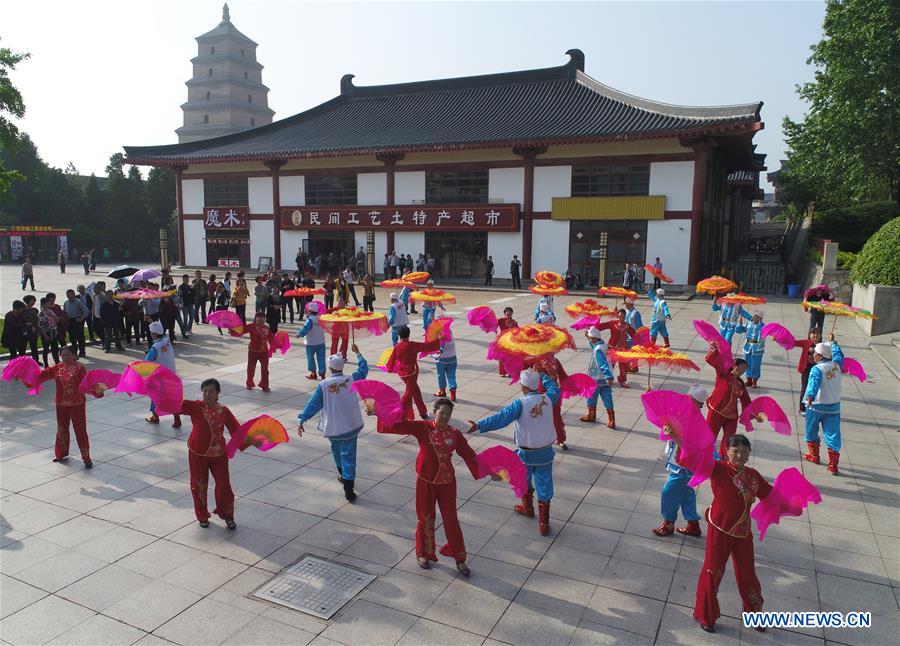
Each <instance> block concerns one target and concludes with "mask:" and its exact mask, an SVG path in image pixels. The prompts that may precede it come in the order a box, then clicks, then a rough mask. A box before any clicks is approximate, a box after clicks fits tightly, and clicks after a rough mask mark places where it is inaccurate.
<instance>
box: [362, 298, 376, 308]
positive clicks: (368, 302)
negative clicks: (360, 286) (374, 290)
mask: <svg viewBox="0 0 900 646" xmlns="http://www.w3.org/2000/svg"><path fill="white" fill-rule="evenodd" d="M374 301H375V297H374V296H366V295H363V311H364V312H374V311H375V308H374V307H373V305H372V303H373V302H374Z"/></svg>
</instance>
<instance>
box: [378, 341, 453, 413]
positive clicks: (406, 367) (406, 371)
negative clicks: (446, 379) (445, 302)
mask: <svg viewBox="0 0 900 646" xmlns="http://www.w3.org/2000/svg"><path fill="white" fill-rule="evenodd" d="M397 334H398V336H399V338H400V342H399V343H397V345H395V346H394V349H393V351H392V352H391V356H390V358H389V359H388V361H387V365H386V366H385V367H386V368H387V370H388V372H393V373H395V374H397V375H399V376H400V378H401V379H402V380H403V383H404V384H406V390H404V391H403V397H401V401H402V402H403V412H404V414H405V416H406V419H408V420H411V419H414V418H415V415H414V414H413V402H415V405H416V408H418V409H419V416H421V418H422V419H428V409H427V408H425V401H424V400H423V399H422V391H421V390H419V360H418V357H419V354H420V353H423V352H426V353H427V352H435V351H437V350H439V349H440V347H441V339H440V337H439V338H437V339H435V340H434V341H427V342H425V343H422V342H419V341H410V340H409V328H408V327H406V326H405V325H404V326H403V327H401V328H400V329H399V330H397Z"/></svg>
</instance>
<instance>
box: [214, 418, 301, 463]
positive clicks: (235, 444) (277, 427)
mask: <svg viewBox="0 0 900 646" xmlns="http://www.w3.org/2000/svg"><path fill="white" fill-rule="evenodd" d="M290 441H291V438H290V437H289V436H288V432H287V429H285V428H284V425H283V424H282V423H281V422H279V421H278V420H277V419H275V418H274V417H270V416H269V415H260V416H259V417H254V418H253V419H251V420H250V421H248V422H245V423H243V424H241V427H240V428H239V429H238V432H237V433H235V434H234V435H232V436H231V438H230V439H229V440H228V444H226V445H225V452H226V453H227V454H228V457H229V459H230V458H233V457H234V454H235V453H237V451H238V450H241V451H243V450H245V449H247V448H249V447H251V446H255V447H256V448H258V449H259V450H260V451H269V450H270V449H273V448H275V447H276V446H278V445H279V444H283V443H284V442H290Z"/></svg>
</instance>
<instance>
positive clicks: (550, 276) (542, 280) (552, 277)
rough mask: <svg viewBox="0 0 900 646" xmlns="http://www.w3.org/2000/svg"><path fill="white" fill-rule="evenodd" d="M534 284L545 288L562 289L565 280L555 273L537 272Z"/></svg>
mask: <svg viewBox="0 0 900 646" xmlns="http://www.w3.org/2000/svg"><path fill="white" fill-rule="evenodd" d="M534 282H536V283H537V284H538V285H544V286H545V287H562V286H563V285H565V284H566V279H565V278H563V277H562V276H561V275H560V274H557V273H556V272H555V271H539V272H537V273H536V274H535V275H534Z"/></svg>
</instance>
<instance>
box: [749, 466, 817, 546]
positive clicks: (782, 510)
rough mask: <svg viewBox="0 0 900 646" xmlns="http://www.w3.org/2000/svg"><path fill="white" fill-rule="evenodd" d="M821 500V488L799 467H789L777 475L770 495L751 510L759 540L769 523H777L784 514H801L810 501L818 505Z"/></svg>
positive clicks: (763, 535)
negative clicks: (808, 478) (805, 476)
mask: <svg viewBox="0 0 900 646" xmlns="http://www.w3.org/2000/svg"><path fill="white" fill-rule="evenodd" d="M820 502H822V494H821V493H819V490H818V489H816V487H815V486H814V485H813V484H812V483H811V482H810V481H809V480H807V479H806V478H804V477H803V474H802V473H800V471H799V470H798V469H797V467H788V468H787V469H785V470H784V471H782V472H781V473H779V474H778V475H777V476H775V482H773V483H772V491H770V492H769V495H768V496H766V497H765V498H763V499H762V500H760V501H759V502H758V503H756V505H755V506H754V507H753V509H751V510H750V517H751V518H753V520H755V521H756V527H757V528H758V529H759V540H762V539H763V538H764V537H765V535H766V531H767V530H768V528H769V525H772V524H775V525H777V524H778V522H779V521H780V520H781V518H782V517H783V516H799V515H801V514H802V513H803V510H804V509H806V508H807V507H808V506H809V503H813V504H814V505H818V504H819V503H820Z"/></svg>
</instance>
